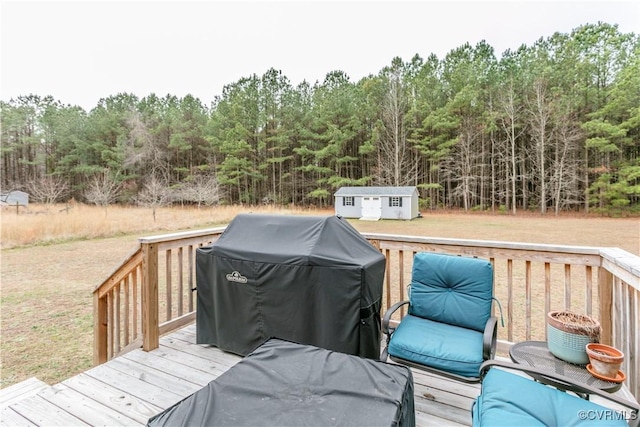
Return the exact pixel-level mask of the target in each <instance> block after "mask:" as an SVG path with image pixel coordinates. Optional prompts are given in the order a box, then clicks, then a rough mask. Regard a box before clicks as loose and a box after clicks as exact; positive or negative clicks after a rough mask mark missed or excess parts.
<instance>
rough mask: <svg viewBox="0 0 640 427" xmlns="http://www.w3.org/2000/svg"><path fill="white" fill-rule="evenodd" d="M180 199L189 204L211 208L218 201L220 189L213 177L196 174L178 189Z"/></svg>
mask: <svg viewBox="0 0 640 427" xmlns="http://www.w3.org/2000/svg"><path fill="white" fill-rule="evenodd" d="M180 199H181V200H182V201H185V202H189V203H196V204H197V205H198V208H199V207H200V206H201V205H203V204H204V205H205V206H211V205H215V204H216V203H218V202H219V201H220V187H219V185H218V180H217V178H216V177H215V176H214V175H205V174H198V175H195V176H193V179H192V180H191V181H188V182H186V183H184V184H183V185H182V187H181V189H180Z"/></svg>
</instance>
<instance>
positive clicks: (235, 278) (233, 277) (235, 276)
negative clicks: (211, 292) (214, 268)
mask: <svg viewBox="0 0 640 427" xmlns="http://www.w3.org/2000/svg"><path fill="white" fill-rule="evenodd" d="M226 277H227V280H228V281H229V282H236V283H247V278H246V277H244V276H243V275H242V274H240V273H238V272H237V271H234V272H233V273H229V274H227V276H226Z"/></svg>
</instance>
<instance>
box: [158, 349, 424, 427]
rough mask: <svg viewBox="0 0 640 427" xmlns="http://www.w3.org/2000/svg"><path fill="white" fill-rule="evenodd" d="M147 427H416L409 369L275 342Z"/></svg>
mask: <svg viewBox="0 0 640 427" xmlns="http://www.w3.org/2000/svg"><path fill="white" fill-rule="evenodd" d="M147 425H148V426H314V427H315V426H415V409H414V396H413V376H412V374H411V371H410V370H409V368H407V367H406V366H402V365H395V364H389V363H385V362H380V361H378V360H370V359H364V358H361V357H357V356H351V355H347V354H343V353H337V352H332V351H329V350H325V349H321V348H318V347H313V346H307V345H300V344H296V343H291V342H288V341H283V340H279V339H276V338H271V339H269V340H268V341H267V342H265V343H264V344H263V345H261V346H260V347H258V348H257V349H256V350H255V351H254V352H253V353H251V354H250V355H248V356H247V357H245V358H244V359H242V360H241V361H240V362H238V363H237V364H236V365H235V366H233V367H232V368H230V369H229V370H228V371H227V372H225V373H224V374H222V375H220V376H219V377H218V378H217V379H215V380H214V381H212V382H210V383H209V384H207V385H206V386H205V387H203V388H202V389H200V390H198V391H197V392H195V393H194V394H192V395H191V396H189V397H187V398H186V399H184V400H182V401H181V402H178V403H177V404H175V405H174V406H172V407H170V408H168V409H166V410H165V411H164V412H162V413H160V414H158V415H156V416H154V417H152V418H151V419H150V420H149V422H148V424H147Z"/></svg>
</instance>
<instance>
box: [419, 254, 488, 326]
mask: <svg viewBox="0 0 640 427" xmlns="http://www.w3.org/2000/svg"><path fill="white" fill-rule="evenodd" d="M492 298H493V266H492V265H491V263H490V262H489V261H487V260H483V259H479V258H470V257H461V256H455V255H445V254H437V253H431V252H420V253H417V254H416V255H415V257H414V260H413V272H412V277H411V294H410V297H409V299H410V308H409V314H412V315H414V316H419V317H423V318H426V319H429V320H433V321H436V322H442V323H448V324H450V325H456V326H462V327H465V328H468V329H474V330H476V331H483V330H484V327H485V325H486V323H487V320H488V319H489V317H490V316H491V303H492Z"/></svg>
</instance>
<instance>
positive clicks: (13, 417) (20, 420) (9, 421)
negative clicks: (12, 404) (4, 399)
mask: <svg viewBox="0 0 640 427" xmlns="http://www.w3.org/2000/svg"><path fill="white" fill-rule="evenodd" d="M0 426H6V427H32V426H35V424H34V423H32V422H31V421H29V420H28V419H26V418H25V417H23V416H22V415H20V414H19V413H17V412H16V411H14V410H13V409H11V408H9V407H8V406H5V407H3V408H2V409H1V410H0Z"/></svg>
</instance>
